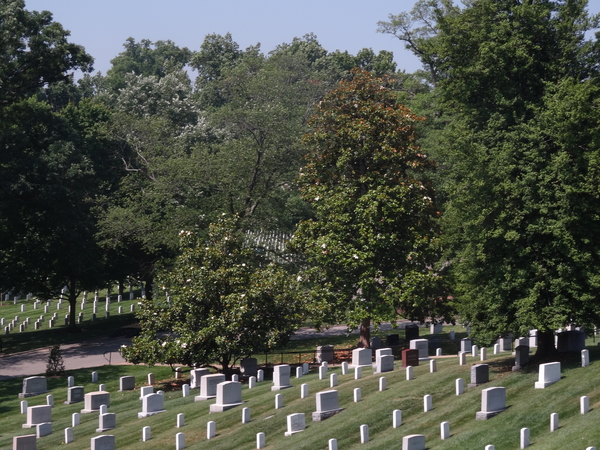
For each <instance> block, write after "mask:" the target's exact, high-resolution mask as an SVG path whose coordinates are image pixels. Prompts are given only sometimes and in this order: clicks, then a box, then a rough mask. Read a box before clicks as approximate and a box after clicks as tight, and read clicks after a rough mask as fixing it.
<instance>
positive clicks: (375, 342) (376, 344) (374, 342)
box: [371, 336, 383, 351]
mask: <svg viewBox="0 0 600 450" xmlns="http://www.w3.org/2000/svg"><path fill="white" fill-rule="evenodd" d="M382 347H383V342H381V338H380V337H377V336H375V337H374V338H371V350H373V351H375V350H379V349H380V348H382Z"/></svg>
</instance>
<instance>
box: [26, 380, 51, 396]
mask: <svg viewBox="0 0 600 450" xmlns="http://www.w3.org/2000/svg"><path fill="white" fill-rule="evenodd" d="M46 392H48V385H47V383H46V377H27V378H25V379H24V380H23V391H22V392H21V393H20V394H19V398H27V397H33V396H34V395H40V394H45V393H46Z"/></svg>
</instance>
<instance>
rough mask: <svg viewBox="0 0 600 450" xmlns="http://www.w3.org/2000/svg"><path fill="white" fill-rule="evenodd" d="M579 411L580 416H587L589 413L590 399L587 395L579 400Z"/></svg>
mask: <svg viewBox="0 0 600 450" xmlns="http://www.w3.org/2000/svg"><path fill="white" fill-rule="evenodd" d="M579 411H580V412H581V414H587V413H588V412H589V411H590V398H589V397H588V396H587V395H584V396H582V397H581V398H580V399H579Z"/></svg>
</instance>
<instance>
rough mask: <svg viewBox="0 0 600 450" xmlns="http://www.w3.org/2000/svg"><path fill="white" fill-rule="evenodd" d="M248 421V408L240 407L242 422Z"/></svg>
mask: <svg viewBox="0 0 600 450" xmlns="http://www.w3.org/2000/svg"><path fill="white" fill-rule="evenodd" d="M248 422H250V408H242V423H248Z"/></svg>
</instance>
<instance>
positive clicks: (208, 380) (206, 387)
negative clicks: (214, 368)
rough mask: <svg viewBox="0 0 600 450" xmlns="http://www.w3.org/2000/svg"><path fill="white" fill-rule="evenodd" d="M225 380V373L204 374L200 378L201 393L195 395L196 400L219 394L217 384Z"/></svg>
mask: <svg viewBox="0 0 600 450" xmlns="http://www.w3.org/2000/svg"><path fill="white" fill-rule="evenodd" d="M224 381H225V375H223V374H222V373H215V374H212V375H204V376H203V377H202V378H200V395H198V396H196V397H194V399H195V400H196V401H201V400H208V399H211V398H215V397H216V396H217V386H218V385H219V383H223V382H224Z"/></svg>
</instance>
